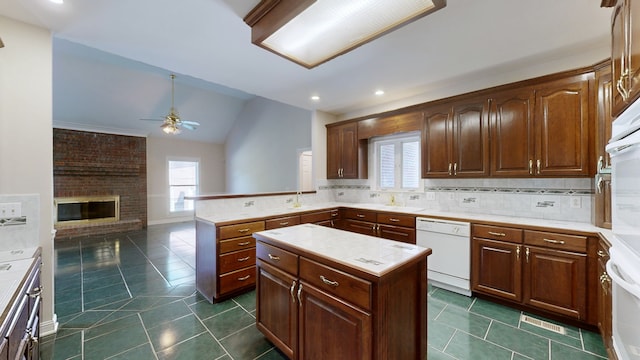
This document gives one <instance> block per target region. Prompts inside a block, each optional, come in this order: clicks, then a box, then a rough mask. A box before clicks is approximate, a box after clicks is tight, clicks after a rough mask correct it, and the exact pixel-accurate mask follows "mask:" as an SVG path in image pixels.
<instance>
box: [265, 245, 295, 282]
mask: <svg viewBox="0 0 640 360" xmlns="http://www.w3.org/2000/svg"><path fill="white" fill-rule="evenodd" d="M256 256H257V257H258V258H259V259H260V260H262V261H264V262H266V263H269V264H271V265H273V266H275V267H277V268H278V269H280V270H284V271H286V272H288V273H290V274H293V275H296V274H298V255H296V254H294V253H290V252H288V251H286V250H282V249H280V248H277V247H275V246H271V245H269V244H265V243H263V242H260V241H258V243H257V244H256Z"/></svg>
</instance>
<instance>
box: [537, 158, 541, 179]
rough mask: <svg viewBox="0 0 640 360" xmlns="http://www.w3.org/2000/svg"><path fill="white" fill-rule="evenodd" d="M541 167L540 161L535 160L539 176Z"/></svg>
mask: <svg viewBox="0 0 640 360" xmlns="http://www.w3.org/2000/svg"><path fill="white" fill-rule="evenodd" d="M541 165H542V161H540V159H538V160H536V167H537V168H538V175H540V167H541Z"/></svg>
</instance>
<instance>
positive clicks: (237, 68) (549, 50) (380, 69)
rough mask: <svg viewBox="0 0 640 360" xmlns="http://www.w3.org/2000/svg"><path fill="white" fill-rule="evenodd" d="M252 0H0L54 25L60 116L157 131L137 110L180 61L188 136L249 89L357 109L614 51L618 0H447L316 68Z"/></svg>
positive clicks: (213, 127) (324, 107) (217, 119)
mask: <svg viewBox="0 0 640 360" xmlns="http://www.w3.org/2000/svg"><path fill="white" fill-rule="evenodd" d="M257 3H258V0H180V1H172V0H136V1H130V0H91V1H81V0H65V3H64V4H62V5H56V4H53V3H50V2H49V1H47V0H4V1H2V2H0V15H3V16H6V17H9V18H13V19H17V20H20V21H24V22H28V23H31V24H35V25H38V26H41V27H45V28H48V29H51V31H52V33H53V36H54V124H55V123H56V122H58V123H61V124H62V123H65V124H78V125H79V126H81V125H84V126H86V127H87V128H95V129H105V130H109V129H116V130H117V129H121V130H124V129H129V130H130V131H132V132H134V133H135V132H139V133H149V132H152V134H155V133H156V132H157V131H158V130H157V129H156V128H157V126H158V124H157V123H149V122H144V121H140V120H138V119H140V118H149V117H162V116H163V115H165V114H166V112H167V111H168V108H169V105H170V89H171V86H170V80H169V76H168V75H169V74H170V73H176V74H178V78H177V79H176V106H177V108H178V110H179V112H180V115H181V116H182V118H183V119H186V120H195V121H199V122H201V123H202V126H201V129H200V131H199V132H198V133H197V134H195V133H193V134H185V138H191V139H193V140H199V141H212V142H223V141H224V137H225V136H226V133H227V132H228V130H229V129H230V127H231V126H232V123H233V120H234V119H235V117H236V116H237V114H238V113H239V112H240V111H241V110H242V107H243V105H244V103H245V102H246V101H250V99H251V98H252V97H254V96H260V97H264V98H267V99H271V100H274V101H278V102H282V103H285V104H289V105H293V106H297V107H301V108H305V109H309V110H314V109H318V110H321V111H325V112H329V113H333V114H336V115H338V116H341V117H352V116H359V115H364V114H368V113H372V112H377V111H382V110H389V109H393V108H397V107H401V106H406V105H410V104H415V103H419V102H424V101H428V100H433V99H437V98H441V97H445V96H450V95H455V94H460V93H464V92H467V91H472V90H477V89H481V88H485V87H489V86H493V85H499V84H503V83H507V82H512V81H517V80H522V79H526V78H530V77H534V76H538V75H543V74H547V73H551V72H555V71H561V70H566V69H569V68H575V67H579V66H586V65H591V64H593V63H595V62H598V61H600V60H603V59H604V58H606V57H607V56H609V42H610V39H609V31H610V29H609V22H610V17H611V9H607V8H601V7H600V0H561V1H558V0H537V1H524V0H516V1H514V0H482V1H478V0H448V1H447V6H446V7H445V8H444V9H442V10H440V11H437V12H436V13H434V14H431V15H428V16H426V17H424V18H422V19H419V20H417V21H415V22H413V23H411V24H408V25H406V26H404V27H402V28H400V29H398V30H396V31H394V32H392V33H389V34H387V35H385V36H383V37H381V38H379V39H376V40H374V41H372V42H370V43H368V44H366V45H364V46H362V47H359V48H357V49H355V50H354V51H352V52H350V53H348V54H345V55H343V56H340V57H338V58H336V59H334V60H331V61H329V62H327V63H325V64H322V65H320V66H318V67H316V68H314V69H311V70H308V69H306V68H303V67H301V66H299V65H297V64H294V63H292V62H290V61H287V60H285V59H283V58H281V57H279V56H277V55H274V54H272V53H270V52H268V51H266V50H264V49H262V48H259V47H257V46H255V45H252V44H251V42H250V33H251V29H250V28H249V26H247V25H246V24H245V23H244V22H243V20H242V19H243V17H244V16H245V15H246V14H247V13H248V12H249V10H251V9H252V8H253V7H254V6H255V5H256V4H257ZM0 37H2V29H0ZM3 40H4V42H5V45H6V46H7V47H10V46H14V45H15V44H12V43H11V41H10V40H11V39H5V38H4V37H3ZM377 89H382V90H384V91H385V95H383V96H376V95H374V91H375V90H377ZM311 95H318V96H320V100H319V101H312V100H310V96H311Z"/></svg>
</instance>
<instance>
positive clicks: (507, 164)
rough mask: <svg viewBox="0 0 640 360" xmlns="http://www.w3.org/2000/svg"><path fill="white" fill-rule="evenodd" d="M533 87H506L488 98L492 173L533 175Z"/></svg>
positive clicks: (498, 174) (497, 174)
mask: <svg viewBox="0 0 640 360" xmlns="http://www.w3.org/2000/svg"><path fill="white" fill-rule="evenodd" d="M534 103H535V93H534V91H533V89H523V90H516V91H513V90H512V91H505V92H502V93H499V94H496V95H495V96H494V97H493V98H492V99H491V112H490V117H491V174H492V175H496V176H529V175H533V171H532V170H533V159H534V158H535V128H534V123H533V110H534Z"/></svg>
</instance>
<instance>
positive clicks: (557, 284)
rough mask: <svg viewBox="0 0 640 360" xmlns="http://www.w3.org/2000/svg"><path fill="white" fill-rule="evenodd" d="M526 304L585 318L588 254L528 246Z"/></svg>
mask: <svg viewBox="0 0 640 360" xmlns="http://www.w3.org/2000/svg"><path fill="white" fill-rule="evenodd" d="M523 287H524V296H523V302H524V303H525V304H526V305H530V306H533V307H536V308H538V309H543V310H547V311H549V312H552V313H556V314H560V315H564V316H567V317H571V318H575V319H580V320H585V316H586V307H587V302H586V299H587V298H586V295H587V291H586V287H587V255H586V254H580V253H574V252H566V251H558V250H553V249H544V248H539V247H536V246H525V263H524V276H523Z"/></svg>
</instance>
